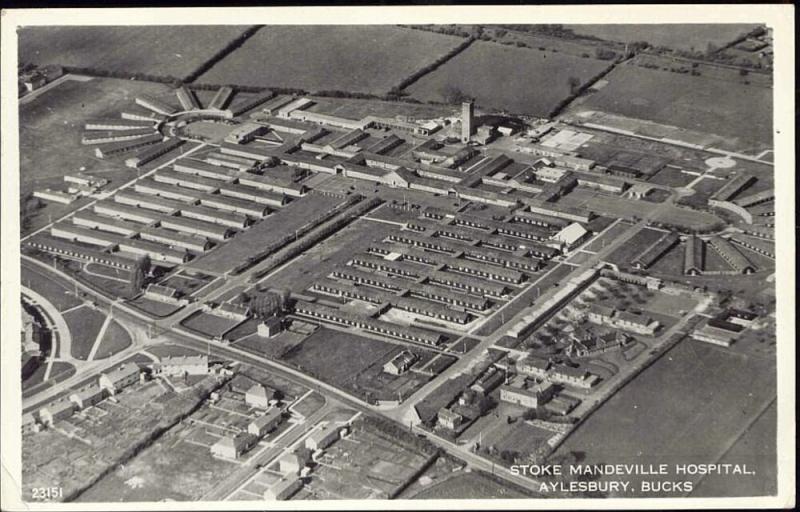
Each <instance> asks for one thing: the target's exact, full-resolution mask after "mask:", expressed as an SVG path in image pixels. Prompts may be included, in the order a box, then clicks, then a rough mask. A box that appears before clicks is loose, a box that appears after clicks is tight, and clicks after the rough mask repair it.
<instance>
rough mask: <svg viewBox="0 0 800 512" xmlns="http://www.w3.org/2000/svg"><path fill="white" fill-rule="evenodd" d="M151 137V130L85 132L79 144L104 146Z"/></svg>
mask: <svg viewBox="0 0 800 512" xmlns="http://www.w3.org/2000/svg"><path fill="white" fill-rule="evenodd" d="M147 135H153V128H152V127H150V128H138V129H132V130H114V131H108V132H93V131H90V132H86V133H84V134H83V137H82V138H81V144H84V145H89V144H106V143H114V142H124V141H132V140H136V139H139V138H141V137H144V136H147Z"/></svg>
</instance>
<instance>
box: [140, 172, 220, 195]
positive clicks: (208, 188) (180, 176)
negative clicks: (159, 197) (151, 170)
mask: <svg viewBox="0 0 800 512" xmlns="http://www.w3.org/2000/svg"><path fill="white" fill-rule="evenodd" d="M152 177H153V180H155V181H157V182H159V183H167V184H169V185H177V186H181V187H185V188H190V189H193V190H200V191H202V192H208V193H213V192H216V191H217V190H219V185H220V182H219V181H218V180H213V179H209V178H203V177H200V176H193V175H191V174H186V173H182V172H178V171H172V170H170V169H159V170H158V171H156V173H155V174H153V175H152Z"/></svg>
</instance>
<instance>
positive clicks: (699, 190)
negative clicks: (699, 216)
mask: <svg viewBox="0 0 800 512" xmlns="http://www.w3.org/2000/svg"><path fill="white" fill-rule="evenodd" d="M724 185H725V182H724V181H722V180H715V179H714V178H703V179H702V180H700V181H698V182H697V183H695V184H694V185H692V190H694V194H692V195H690V196H686V197H682V198H681V199H680V200H679V201H678V203H679V204H685V205H687V206H692V207H694V208H704V207H707V206H708V198H709V197H711V196H712V195H713V194H714V192H716V191H717V190H719V189H721V188H722V187H723V186H724Z"/></svg>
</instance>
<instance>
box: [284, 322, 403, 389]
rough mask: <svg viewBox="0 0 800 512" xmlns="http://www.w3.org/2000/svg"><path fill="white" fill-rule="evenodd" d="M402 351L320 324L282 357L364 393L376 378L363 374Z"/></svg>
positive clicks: (329, 379)
mask: <svg viewBox="0 0 800 512" xmlns="http://www.w3.org/2000/svg"><path fill="white" fill-rule="evenodd" d="M401 350H402V347H400V346H398V345H395V344H392V343H386V342H384V341H380V340H377V339H373V338H366V337H363V336H358V335H355V334H350V333H346V332H342V331H338V330H333V329H328V328H325V327H323V328H321V329H318V330H317V331H316V332H315V333H314V334H312V335H311V336H309V337H308V338H306V340H305V341H303V342H302V343H301V344H300V345H298V346H296V347H294V348H293V349H291V350H290V351H288V352H287V353H286V354H284V355H283V356H282V359H283V360H284V361H286V362H287V363H289V364H291V365H293V366H296V367H297V368H299V369H301V370H302V371H303V372H304V373H307V374H308V375H311V376H312V377H316V378H319V379H321V380H324V381H325V382H328V383H330V384H332V385H334V386H336V387H339V388H342V389H345V390H347V391H348V392H351V393H355V394H358V395H364V396H366V394H368V393H369V392H370V389H374V387H375V386H374V381H375V380H376V379H375V378H369V379H366V380H365V377H364V375H365V374H369V377H374V374H376V373H378V374H379V373H380V372H381V368H382V367H383V364H384V363H386V362H388V361H389V360H390V359H391V358H392V357H393V356H394V355H395V354H397V353H399V352H400V351H401ZM376 370H377V371H376ZM372 392H373V393H374V391H372ZM372 396H374V395H372Z"/></svg>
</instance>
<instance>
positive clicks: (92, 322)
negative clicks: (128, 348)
mask: <svg viewBox="0 0 800 512" xmlns="http://www.w3.org/2000/svg"><path fill="white" fill-rule="evenodd" d="M64 320H66V322H67V325H68V326H69V331H70V333H71V334H72V356H73V357H75V358H77V359H83V360H85V359H87V358H88V357H89V353H90V352H91V350H92V347H93V346H94V342H95V340H96V339H97V335H98V334H99V333H100V328H101V327H102V326H103V322H105V320H106V315H105V314H104V313H101V312H99V311H96V310H94V309H91V308H89V307H86V306H83V307H80V308H78V309H75V310H72V311H70V312H68V313H66V314H65V315H64Z"/></svg>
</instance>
